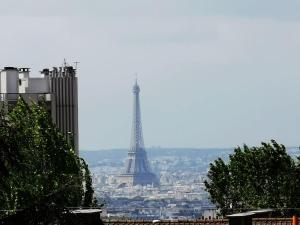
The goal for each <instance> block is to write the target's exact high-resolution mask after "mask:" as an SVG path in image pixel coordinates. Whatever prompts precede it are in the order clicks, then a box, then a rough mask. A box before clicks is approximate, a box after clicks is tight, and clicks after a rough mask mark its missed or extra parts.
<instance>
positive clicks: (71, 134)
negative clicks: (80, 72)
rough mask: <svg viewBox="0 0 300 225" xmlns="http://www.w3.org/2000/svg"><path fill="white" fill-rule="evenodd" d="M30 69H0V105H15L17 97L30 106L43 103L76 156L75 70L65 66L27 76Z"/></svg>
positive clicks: (77, 149)
mask: <svg viewBox="0 0 300 225" xmlns="http://www.w3.org/2000/svg"><path fill="white" fill-rule="evenodd" d="M29 73H30V70H29V68H15V67H4V69H2V70H0V102H5V103H7V105H14V104H15V103H16V101H17V99H18V97H19V96H21V97H22V98H23V99H24V100H25V101H26V102H28V103H29V104H30V103H31V102H32V101H33V102H38V101H41V100H44V101H45V103H46V107H47V110H48V111H49V113H50V114H51V117H52V120H53V122H54V123H55V124H56V126H57V127H58V128H59V129H60V131H61V132H62V133H63V134H64V136H65V137H66V139H67V140H68V141H69V142H70V143H71V144H72V145H73V146H74V148H75V151H76V153H77V154H78V153H79V141H78V140H79V136H78V135H79V134H78V84H77V76H76V70H75V69H74V68H73V67H72V66H67V65H66V64H65V65H64V66H62V67H58V68H57V67H53V69H51V70H50V69H43V70H42V71H41V75H40V76H39V77H30V76H29Z"/></svg>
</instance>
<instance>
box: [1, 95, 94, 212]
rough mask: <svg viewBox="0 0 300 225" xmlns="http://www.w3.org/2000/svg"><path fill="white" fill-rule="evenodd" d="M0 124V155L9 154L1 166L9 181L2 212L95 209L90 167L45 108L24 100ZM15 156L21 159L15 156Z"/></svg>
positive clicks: (4, 189) (5, 184)
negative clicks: (74, 208) (93, 207)
mask: <svg viewBox="0 0 300 225" xmlns="http://www.w3.org/2000/svg"><path fill="white" fill-rule="evenodd" d="M1 124H2V126H1V127H0V146H1V147H0V148H1V149H0V150H2V149H4V150H5V152H6V153H5V154H6V155H5V156H3V157H2V158H3V159H5V160H2V161H1V160H0V166H1V165H3V169H2V170H3V171H4V172H6V177H5V178H4V179H3V180H2V184H3V185H2V186H3V188H2V191H1V192H0V209H2V210H8V209H9V210H12V212H14V211H15V210H17V209H30V208H35V209H36V208H40V209H42V208H47V207H52V208H59V209H62V208H66V207H78V206H81V205H84V206H91V205H92V204H93V201H92V200H93V197H92V195H93V189H92V186H91V177H90V173H89V170H88V167H87V165H86V163H85V162H84V160H83V159H80V158H79V157H78V156H77V155H76V154H75V152H74V149H73V148H72V146H71V145H70V144H69V143H68V142H67V141H66V139H65V138H64V136H63V135H62V134H61V132H60V131H59V130H58V129H57V128H56V126H55V125H54V124H53V123H52V120H51V117H50V115H49V114H48V112H47V111H46V110H45V107H44V105H43V103H41V104H36V103H33V102H32V103H31V104H30V105H28V104H27V103H26V102H25V101H24V100H23V99H21V98H20V99H19V100H18V102H17V104H16V106H15V107H14V108H13V109H12V110H11V111H10V112H8V113H7V114H5V115H4V114H2V117H1ZM10 149H11V150H10ZM3 152H4V151H3ZM14 152H17V155H14V156H12V154H14ZM1 156H2V155H1ZM14 157H16V159H15V158H14ZM10 158H11V159H10ZM1 162H2V163H1ZM9 162H16V163H15V164H13V163H9ZM0 168H1V167H0Z"/></svg>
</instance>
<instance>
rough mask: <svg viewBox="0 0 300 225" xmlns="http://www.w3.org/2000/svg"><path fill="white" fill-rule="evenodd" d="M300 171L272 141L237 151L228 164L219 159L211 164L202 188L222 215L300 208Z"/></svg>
mask: <svg viewBox="0 0 300 225" xmlns="http://www.w3.org/2000/svg"><path fill="white" fill-rule="evenodd" d="M299 171H300V167H299V164H298V163H295V161H294V160H293V159H292V158H291V157H290V156H289V155H288V154H287V152H286V149H285V147H284V146H283V145H279V144H278V143H276V141H274V140H272V141H271V143H262V146H260V147H252V148H249V147H248V146H247V145H244V146H243V148H240V147H238V148H236V149H235V150H234V153H233V154H232V155H230V158H229V163H228V164H225V163H224V161H223V160H222V159H218V160H216V161H214V162H213V163H211V164H210V169H209V171H208V175H207V176H208V180H207V181H205V186H206V190H207V191H208V192H209V193H210V197H211V200H212V202H213V203H215V204H216V205H217V207H218V208H219V209H220V210H221V213H222V214H223V215H226V214H228V213H232V212H239V211H244V210H248V209H257V208H295V207H298V208H299V207H300V202H299V200H298V196H299V193H300V192H299V189H300V179H299V175H300V173H299ZM295 199H297V200H295Z"/></svg>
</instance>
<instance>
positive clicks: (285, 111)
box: [0, 0, 300, 150]
mask: <svg viewBox="0 0 300 225" xmlns="http://www.w3.org/2000/svg"><path fill="white" fill-rule="evenodd" d="M299 11H300V2H299V1H296V0H289V1H277V0H275V1H274V0H272V1H271V0H266V1H258V0H245V1H238V0H228V1H217V0H209V1H207V0H189V1H179V0H166V1H158V0H156V1H155V0H154V1H153V0H143V1H140V0H126V1H117V0H109V1H105V0H97V1H96V0H91V1H89V2H88V3H87V2H84V1H79V0H75V1H71V0H65V1H58V0H51V1H50V0H45V1H42V2H41V1H38V0H29V1H26V2H25V1H16V0H10V1H6V0H2V1H1V9H0V17H1V19H0V25H1V27H2V31H3V32H2V35H1V36H0V43H1V52H2V54H1V55H0V66H1V67H4V66H10V65H12V66H17V67H22V66H27V65H33V68H32V69H31V71H33V72H34V71H38V70H39V69H40V68H44V67H45V66H49V65H57V64H59V63H61V64H62V63H63V59H64V58H66V59H67V61H68V62H69V63H70V64H72V65H74V62H76V61H78V62H80V63H79V64H78V85H79V136H80V140H79V144H80V150H96V149H109V148H128V147H129V143H128V140H130V130H131V116H132V112H131V110H132V105H131V87H132V82H133V81H134V79H135V73H137V74H138V80H139V84H140V86H141V89H142V91H141V93H140V95H141V101H142V117H143V118H142V120H143V132H144V136H145V137H146V138H145V146H146V147H150V146H161V147H194V148H203V147H220V148H222V147H235V146H237V145H242V144H243V143H246V144H248V145H258V144H259V143H260V142H261V141H269V140H270V139H276V140H277V141H278V142H279V143H282V144H284V145H286V146H299V145H300V129H299V127H300V88H299V86H300V85H299V84H300V66H299V63H298V61H299V55H300V41H299V40H300V14H299ZM32 75H34V74H33V73H32Z"/></svg>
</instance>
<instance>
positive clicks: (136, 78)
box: [134, 72, 138, 84]
mask: <svg viewBox="0 0 300 225" xmlns="http://www.w3.org/2000/svg"><path fill="white" fill-rule="evenodd" d="M134 77H135V79H134V80H135V83H136V84H137V80H138V74H137V72H135V73H134Z"/></svg>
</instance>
